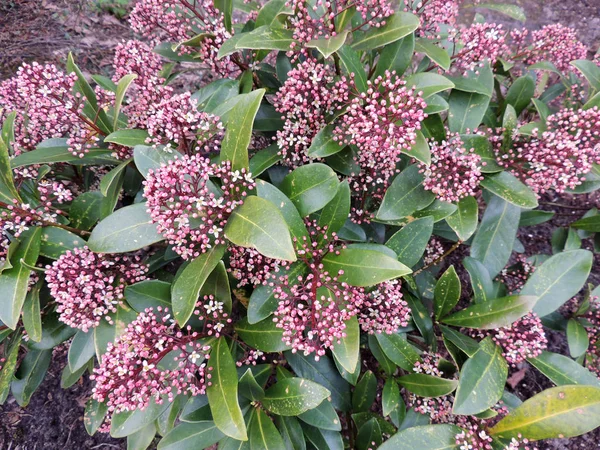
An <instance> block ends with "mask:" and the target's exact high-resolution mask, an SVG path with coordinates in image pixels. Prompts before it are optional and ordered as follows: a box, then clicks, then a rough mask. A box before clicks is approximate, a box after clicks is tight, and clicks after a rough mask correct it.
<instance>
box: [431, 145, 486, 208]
mask: <svg viewBox="0 0 600 450" xmlns="http://www.w3.org/2000/svg"><path fill="white" fill-rule="evenodd" d="M481 164H482V163H481V156H479V155H478V154H476V153H475V152H474V150H473V149H471V150H467V149H466V148H465V146H464V144H463V142H462V140H461V139H460V136H459V135H458V134H450V135H449V136H448V138H447V139H446V140H444V141H442V142H440V143H437V142H436V141H434V140H432V142H431V164H430V165H428V166H427V165H425V164H422V165H421V167H422V168H421V173H422V174H423V175H424V177H425V181H424V182H423V187H424V188H425V189H426V190H429V191H431V192H433V193H434V194H435V195H436V197H437V198H438V199H439V200H441V201H444V202H458V201H459V200H460V199H462V198H465V197H469V196H474V195H475V194H476V193H477V190H478V187H479V183H480V182H481V181H482V180H483V176H482V175H481V169H480V166H481Z"/></svg>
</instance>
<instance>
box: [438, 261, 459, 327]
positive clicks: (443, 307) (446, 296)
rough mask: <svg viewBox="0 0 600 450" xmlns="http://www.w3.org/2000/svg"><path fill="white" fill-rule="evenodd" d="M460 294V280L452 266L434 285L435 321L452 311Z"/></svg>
mask: <svg viewBox="0 0 600 450" xmlns="http://www.w3.org/2000/svg"><path fill="white" fill-rule="evenodd" d="M460 292H461V286H460V279H459V278H458V275H457V273H456V270H455V269H454V266H450V267H449V268H448V270H446V272H444V274H443V275H442V276H441V277H440V279H439V280H438V282H437V283H436V285H435V292H434V296H433V312H434V315H435V318H436V319H440V318H442V317H444V316H446V315H447V314H448V313H449V312H450V311H452V309H453V308H454V307H455V306H456V304H457V303H458V300H459V299H460Z"/></svg>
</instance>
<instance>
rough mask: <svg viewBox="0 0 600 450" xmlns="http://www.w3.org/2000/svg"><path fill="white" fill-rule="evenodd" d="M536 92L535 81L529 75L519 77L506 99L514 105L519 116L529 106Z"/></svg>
mask: <svg viewBox="0 0 600 450" xmlns="http://www.w3.org/2000/svg"><path fill="white" fill-rule="evenodd" d="M534 94H535V81H534V80H533V78H532V77H531V76H529V75H525V76H522V77H519V78H517V79H516V80H515V81H514V83H513V84H512V86H511V87H510V89H509V90H508V92H507V93H506V98H505V101H506V103H508V104H509V105H512V106H514V108H515V111H516V112H517V116H518V115H519V114H521V112H522V111H523V110H524V109H525V108H527V106H528V105H529V102H531V99H532V98H533V96H534Z"/></svg>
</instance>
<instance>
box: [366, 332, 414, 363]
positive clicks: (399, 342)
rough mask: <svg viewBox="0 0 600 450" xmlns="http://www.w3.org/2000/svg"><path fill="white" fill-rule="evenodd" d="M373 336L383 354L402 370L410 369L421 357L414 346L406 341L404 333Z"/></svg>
mask: <svg viewBox="0 0 600 450" xmlns="http://www.w3.org/2000/svg"><path fill="white" fill-rule="evenodd" d="M375 338H376V339H377V343H378V344H379V346H380V347H381V350H382V351H383V353H385V355H386V356H387V357H388V358H389V359H390V360H391V361H392V362H393V363H394V364H396V365H398V366H400V367H402V368H403V369H404V370H407V371H412V369H413V367H414V365H415V363H416V362H417V361H419V360H420V359H421V358H420V357H419V354H418V353H417V351H416V350H415V348H414V347H413V346H412V345H410V344H409V343H408V341H407V340H406V336H405V335H404V334H384V333H381V334H376V335H375Z"/></svg>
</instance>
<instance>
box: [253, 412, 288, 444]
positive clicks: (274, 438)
mask: <svg viewBox="0 0 600 450" xmlns="http://www.w3.org/2000/svg"><path fill="white" fill-rule="evenodd" d="M248 433H249V443H250V450H285V444H284V443H283V438H282V437H281V435H280V434H279V431H277V428H275V425H274V424H273V422H272V421H271V419H270V418H269V416H267V414H266V413H265V412H264V411H263V410H262V409H260V408H257V409H256V410H255V411H254V413H253V415H252V419H251V420H250V423H249V424H248Z"/></svg>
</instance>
